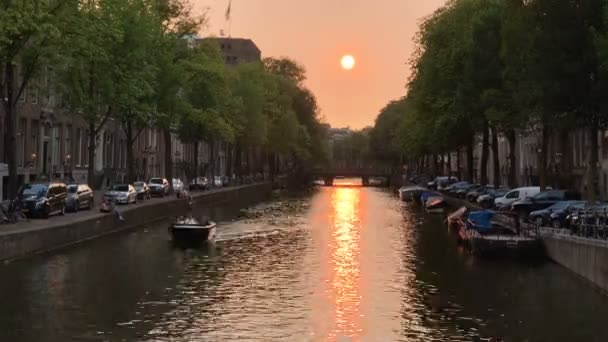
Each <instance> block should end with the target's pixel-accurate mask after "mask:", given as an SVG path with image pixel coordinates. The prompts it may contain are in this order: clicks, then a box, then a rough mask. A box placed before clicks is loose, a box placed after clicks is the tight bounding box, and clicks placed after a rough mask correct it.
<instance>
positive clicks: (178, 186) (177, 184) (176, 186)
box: [173, 178, 184, 192]
mask: <svg viewBox="0 0 608 342" xmlns="http://www.w3.org/2000/svg"><path fill="white" fill-rule="evenodd" d="M173 191H175V192H180V191H184V183H183V182H182V181H181V179H177V178H173Z"/></svg>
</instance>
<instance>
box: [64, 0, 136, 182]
mask: <svg viewBox="0 0 608 342" xmlns="http://www.w3.org/2000/svg"><path fill="white" fill-rule="evenodd" d="M74 11H75V15H74V16H73V17H72V19H73V20H72V21H71V23H70V24H71V27H72V30H70V31H69V33H68V34H67V37H66V39H65V40H64V41H63V46H62V48H63V50H64V51H65V53H66V56H65V59H64V60H63V62H64V63H63V64H62V65H61V74H62V80H63V82H62V83H63V88H64V90H65V94H66V95H65V103H66V107H67V109H68V110H69V111H71V112H72V113H75V114H76V115H79V116H81V117H82V118H83V119H84V120H85V122H86V123H87V125H88V132H89V136H88V139H89V141H88V151H89V153H88V157H89V160H88V172H87V173H88V177H87V179H88V183H89V186H91V187H95V185H96V182H95V152H96V148H97V143H98V140H99V133H100V132H101V130H102V129H103V128H104V126H105V124H106V122H107V121H108V119H109V118H110V117H111V116H112V114H113V111H114V110H116V108H115V106H113V103H114V102H115V100H116V99H117V97H118V96H119V94H117V93H116V89H115V87H114V82H115V79H116V77H117V76H118V75H120V69H118V68H119V65H117V64H116V60H117V58H119V56H118V55H117V54H119V53H121V49H120V44H121V42H122V41H123V38H124V36H125V27H124V26H122V25H121V21H119V20H117V18H120V17H121V16H122V14H124V8H123V5H122V1H116V0H102V1H97V0H91V1H81V3H80V6H79V7H78V8H77V9H74Z"/></svg>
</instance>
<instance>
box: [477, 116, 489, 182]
mask: <svg viewBox="0 0 608 342" xmlns="http://www.w3.org/2000/svg"><path fill="white" fill-rule="evenodd" d="M482 129H483V131H482V141H481V165H479V184H481V185H487V184H488V157H489V153H488V152H489V151H488V145H489V133H490V132H489V127H488V121H487V120H485V119H484V120H483V128H482Z"/></svg>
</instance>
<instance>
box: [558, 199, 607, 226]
mask: <svg viewBox="0 0 608 342" xmlns="http://www.w3.org/2000/svg"><path fill="white" fill-rule="evenodd" d="M607 218H608V203H594V204H589V203H586V204H585V205H584V206H583V207H578V208H577V209H576V210H575V209H573V210H571V211H570V213H569V214H568V215H567V216H566V222H567V223H566V225H567V227H569V228H570V229H574V230H576V226H578V225H579V224H580V223H581V221H582V222H584V223H585V224H589V225H605V224H606V223H607V222H608V219H607Z"/></svg>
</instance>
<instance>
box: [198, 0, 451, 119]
mask: <svg viewBox="0 0 608 342" xmlns="http://www.w3.org/2000/svg"><path fill="white" fill-rule="evenodd" d="M192 1H194V2H195V3H196V6H197V7H198V8H199V9H202V8H205V7H208V8H209V17H210V25H209V28H208V30H207V32H206V33H208V34H214V35H219V31H220V29H222V28H226V29H227V25H226V24H225V20H224V14H225V11H226V7H227V5H228V0H192ZM444 2H445V0H377V1H371V0H350V1H349V0H299V1H298V0H233V2H232V29H231V33H232V36H233V37H246V38H251V39H253V41H255V42H256V44H257V45H258V46H259V47H260V49H261V50H262V55H263V56H275V57H279V56H288V57H291V58H293V59H295V60H297V61H298V62H300V63H301V64H303V65H304V66H305V67H306V70H307V75H308V80H307V81H306V84H307V86H308V87H309V88H310V89H311V90H312V91H313V92H314V94H315V95H316V97H317V100H318V102H319V106H320V107H321V111H322V114H323V115H324V116H325V118H326V121H327V122H329V123H330V124H331V125H332V126H334V127H344V126H350V127H351V128H362V127H364V126H367V125H373V122H374V119H375V117H376V115H377V114H378V112H379V110H380V109H381V108H382V107H384V105H385V104H386V103H387V102H388V101H390V100H392V99H395V98H398V97H400V96H402V95H403V94H404V93H405V82H406V79H407V75H408V67H407V64H406V63H407V61H408V59H409V58H410V56H411V54H412V52H413V49H414V44H413V42H412V38H413V36H414V34H415V33H416V32H417V24H418V23H419V21H420V19H421V18H422V17H424V16H426V15H428V14H430V13H432V12H433V11H434V10H435V9H437V8H438V7H439V6H441V5H442V4H443V3H444ZM226 31H227V30H226ZM344 54H352V55H353V56H355V58H356V60H357V65H356V67H355V69H354V70H351V71H344V70H342V69H341V68H340V58H341V56H342V55H344Z"/></svg>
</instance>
